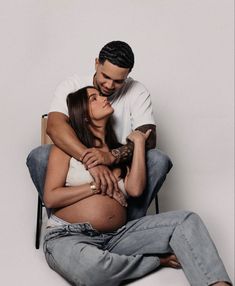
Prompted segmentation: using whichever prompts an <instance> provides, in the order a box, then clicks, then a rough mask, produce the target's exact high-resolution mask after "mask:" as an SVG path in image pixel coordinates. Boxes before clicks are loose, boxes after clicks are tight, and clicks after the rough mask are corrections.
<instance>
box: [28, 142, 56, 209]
mask: <svg viewBox="0 0 235 286" xmlns="http://www.w3.org/2000/svg"><path fill="white" fill-rule="evenodd" d="M50 150H51V145H50V144H49V145H42V146H39V147H37V148H35V149H33V150H32V151H31V152H30V153H29V155H28V157H27V160H26V165H27V166H28V169H29V173H30V176H31V178H32V180H33V183H34V185H35V187H36V189H37V191H38V194H39V196H40V198H41V200H42V198H43V188H44V182H45V176H46V170H47V162H48V157H49V153H50ZM48 212H49V213H50V211H49V210H47V213H48ZM49 213H48V214H49Z"/></svg>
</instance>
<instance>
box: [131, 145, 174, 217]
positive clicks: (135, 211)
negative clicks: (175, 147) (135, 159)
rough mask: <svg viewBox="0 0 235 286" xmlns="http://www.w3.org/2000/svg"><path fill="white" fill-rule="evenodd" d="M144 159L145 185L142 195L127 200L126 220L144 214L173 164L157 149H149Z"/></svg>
mask: <svg viewBox="0 0 235 286" xmlns="http://www.w3.org/2000/svg"><path fill="white" fill-rule="evenodd" d="M146 161H147V187H146V189H145V191H144V193H143V195H142V196H140V197H139V198H130V199H129V200H128V220H134V219H137V218H141V217H143V216H145V215H146V213H147V210H148V207H149V205H150V204H151V202H152V200H153V199H154V198H155V196H156V194H157V193H158V191H159V190H160V188H161V186H162V184H163V182H164V181H165V179H166V176H167V173H168V172H169V171H170V169H171V168H172V166H173V165H172V162H171V160H170V158H169V157H168V156H167V155H166V154H164V153H163V152H161V151H160V150H158V149H151V150H149V151H148V152H147V156H146Z"/></svg>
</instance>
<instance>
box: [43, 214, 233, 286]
mask: <svg viewBox="0 0 235 286" xmlns="http://www.w3.org/2000/svg"><path fill="white" fill-rule="evenodd" d="M44 252H45V256H46V260H47V262H48V264H49V266H50V267H51V268H52V269H53V270H55V271H56V272H58V273H59V274H60V275H61V276H63V277H64V278H65V279H66V280H67V281H69V282H70V283H71V284H72V285H80V286H81V285H86V286H99V285H100V286H101V285H102V286H109V285H113V286H115V285H120V283H121V282H122V281H124V280H127V279H128V280H129V279H133V278H138V277H141V276H143V275H145V274H147V273H149V272H151V271H153V270H155V269H157V267H158V266H159V264H160V260H159V258H158V254H162V253H169V252H174V253H175V254H176V256H177V257H178V259H179V261H180V263H181V265H182V267H183V271H184V272H185V275H186V277H187V278H188V280H189V283H190V284H191V285H192V286H204V285H205V286H206V285H211V284H213V283H215V282H217V281H227V282H229V283H231V281H230V279H229V277H228V274H227V273H226V270H225V268H224V265H223V263H222V261H221V259H220V257H219V255H218V252H217V250H216V248H215V246H214V244H213V242H212V240H211V238H210V236H209V234H208V232H207V229H206V227H205V226H204V224H203V222H202V220H201V219H200V217H199V216H198V215H196V214H195V213H192V212H187V211H174V212H167V213H161V214H157V215H153V216H145V217H143V218H141V219H137V220H133V221H129V222H128V223H127V224H126V225H125V226H123V227H121V228H120V229H119V230H117V231H115V232H112V233H99V232H98V231H96V230H95V229H93V228H92V226H91V225H90V224H89V223H84V224H70V225H62V226H60V227H54V228H51V229H49V230H48V231H47V234H46V236H45V240H44Z"/></svg>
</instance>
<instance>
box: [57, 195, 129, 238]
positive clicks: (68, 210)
mask: <svg viewBox="0 0 235 286" xmlns="http://www.w3.org/2000/svg"><path fill="white" fill-rule="evenodd" d="M54 214H55V215H56V216H57V217H59V218H61V219H63V220H65V221H67V222H70V223H84V222H89V223H90V224H91V225H92V227H93V228H95V229H96V230H98V231H101V232H108V231H115V230H117V229H118V228H119V227H121V226H123V225H124V224H125V223H126V208H125V207H123V206H121V205H120V204H119V203H118V202H117V201H116V200H114V199H112V198H110V197H108V196H103V195H100V194H98V195H94V196H92V197H89V198H86V199H84V200H81V201H79V202H76V203H75V204H73V205H70V206H67V207H64V208H62V209H59V210H56V211H55V212H54Z"/></svg>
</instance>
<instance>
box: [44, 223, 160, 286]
mask: <svg viewBox="0 0 235 286" xmlns="http://www.w3.org/2000/svg"><path fill="white" fill-rule="evenodd" d="M112 236H113V234H100V233H98V232H97V231H93V230H92V229H91V228H90V227H89V225H87V224H74V225H69V226H64V227H60V228H56V229H54V230H51V231H49V232H48V234H47V235H46V237H45V242H44V252H45V256H46V260H47V262H48V264H49V266H50V267H51V268H52V269H53V270H54V271H56V272H57V273H59V274H60V275H61V276H63V277H64V278H65V279H66V280H67V281H69V282H70V283H71V284H73V285H80V286H82V285H84V286H94V285H95V286H103V285H105V286H111V285H112V286H117V285H119V284H120V283H121V282H122V281H123V280H126V279H132V278H138V277H141V276H143V275H145V274H147V273H149V272H151V271H152V270H154V269H156V268H157V267H158V266H159V259H158V258H157V257H155V256H148V257H147V256H146V257H145V256H143V255H119V254H116V253H110V252H109V251H108V250H104V249H102V248H103V247H104V246H105V245H106V242H107V241H108V240H110V239H111V237H112Z"/></svg>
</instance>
